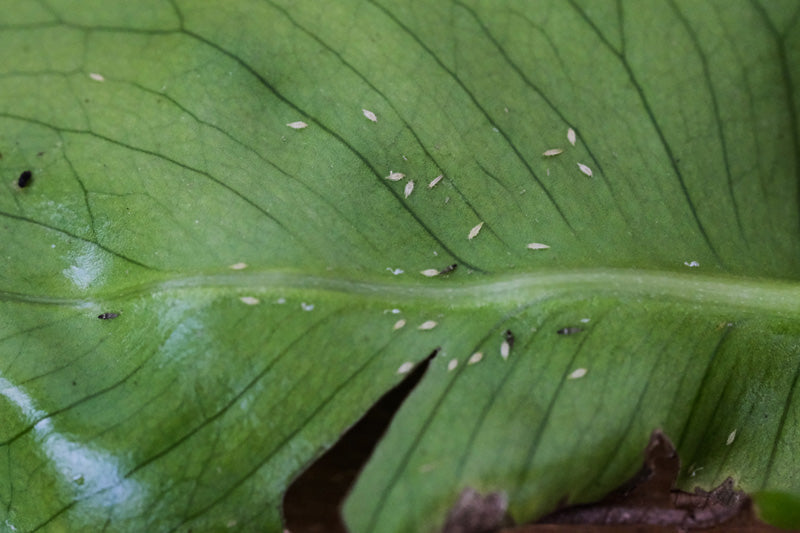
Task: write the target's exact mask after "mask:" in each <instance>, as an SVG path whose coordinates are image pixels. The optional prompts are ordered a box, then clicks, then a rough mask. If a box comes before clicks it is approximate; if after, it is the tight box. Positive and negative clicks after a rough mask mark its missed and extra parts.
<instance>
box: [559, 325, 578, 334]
mask: <svg viewBox="0 0 800 533" xmlns="http://www.w3.org/2000/svg"><path fill="white" fill-rule="evenodd" d="M581 331H583V330H582V329H581V328H579V327H577V326H569V327H566V328H561V329H560V330H558V331H556V333H558V334H559V335H575V334H576V333H580V332H581Z"/></svg>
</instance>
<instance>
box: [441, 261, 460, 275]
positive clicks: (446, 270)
mask: <svg viewBox="0 0 800 533" xmlns="http://www.w3.org/2000/svg"><path fill="white" fill-rule="evenodd" d="M456 268H458V264H456V263H453V264H452V265H448V266H446V267H444V268H443V269H442V270H440V271H439V275H442V274H449V273H450V272H452V271H454V270H455V269H456Z"/></svg>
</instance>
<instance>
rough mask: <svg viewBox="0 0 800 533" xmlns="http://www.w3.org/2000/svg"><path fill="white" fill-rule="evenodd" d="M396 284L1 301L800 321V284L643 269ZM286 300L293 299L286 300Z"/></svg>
mask: <svg viewBox="0 0 800 533" xmlns="http://www.w3.org/2000/svg"><path fill="white" fill-rule="evenodd" d="M457 275H458V274H456V275H453V276H450V277H444V276H443V277H441V278H432V279H421V280H414V279H412V276H413V275H408V276H406V277H404V278H401V277H398V278H396V279H393V280H392V281H384V280H358V279H353V278H347V277H341V276H335V275H329V276H325V275H315V274H309V273H304V272H298V271H286V270H262V271H256V270H253V271H241V272H224V273H215V274H203V275H196V276H175V277H171V278H168V279H165V280H162V281H156V282H148V283H142V284H139V285H133V286H130V287H127V288H124V289H121V290H119V291H114V292H109V293H106V294H96V295H87V296H86V297H83V298H69V297H63V298H61V297H51V296H46V295H34V294H23V293H16V292H11V291H0V300H1V301H17V302H24V303H32V304H44V305H57V306H66V307H74V308H84V309H85V308H90V309H94V308H95V307H96V306H97V305H101V304H104V303H111V302H118V301H121V300H131V299H135V298H140V297H143V296H153V295H158V294H165V293H172V294H175V293H181V295H182V296H184V297H186V296H187V295H188V294H196V295H198V296H200V295H202V296H203V299H207V298H208V297H209V296H211V297H219V296H224V295H230V296H240V295H243V294H245V293H246V294H249V295H253V296H259V295H287V296H288V295H289V294H297V293H298V292H314V293H317V294H319V293H328V294H330V295H336V294H338V295H341V296H342V297H349V298H357V299H360V300H362V301H363V300H370V301H374V302H376V303H378V302H380V303H381V304H391V303H397V304H399V303H404V304H412V305H413V304H415V303H416V304H418V305H420V306H421V307H423V306H435V307H447V308H451V309H470V308H479V307H484V306H506V307H507V306H512V305H519V304H530V303H532V302H536V301H544V300H549V299H553V298H557V297H568V298H572V299H581V298H588V297H593V296H597V295H603V296H608V297H619V298H626V299H630V298H636V299H642V300H656V301H669V302H684V303H687V304H691V305H700V306H708V307H720V308H728V309H738V310H742V311H750V312H759V313H766V314H768V315H771V316H778V317H786V318H790V317H797V318H800V303H799V302H800V282H794V281H788V280H777V279H754V278H741V277H732V276H722V275H716V276H709V275H704V274H695V273H678V272H668V271H652V270H636V269H573V270H569V271H552V270H550V271H541V272H536V273H525V274H514V275H504V276H503V275H498V276H492V277H491V279H488V278H487V277H485V276H480V275H474V277H473V278H472V279H468V280H465V279H458V278H457V277H456V276H457ZM284 293H285V294H284Z"/></svg>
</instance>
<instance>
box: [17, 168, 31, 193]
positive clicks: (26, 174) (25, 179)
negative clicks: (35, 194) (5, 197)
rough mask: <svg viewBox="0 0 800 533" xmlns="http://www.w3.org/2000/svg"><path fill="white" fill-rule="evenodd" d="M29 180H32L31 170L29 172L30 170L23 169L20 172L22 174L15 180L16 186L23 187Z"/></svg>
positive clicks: (29, 182) (28, 183)
mask: <svg viewBox="0 0 800 533" xmlns="http://www.w3.org/2000/svg"><path fill="white" fill-rule="evenodd" d="M31 181H33V172H31V171H30V170H25V171H23V172H22V174H20V175H19V179H18V180H17V186H18V187H19V188H20V189H24V188H25V187H27V186H28V185H30V184H31Z"/></svg>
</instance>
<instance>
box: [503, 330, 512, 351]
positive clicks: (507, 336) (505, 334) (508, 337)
mask: <svg viewBox="0 0 800 533" xmlns="http://www.w3.org/2000/svg"><path fill="white" fill-rule="evenodd" d="M503 338H504V339H505V340H506V342H507V343H508V347H509V348H513V347H514V334H513V333H511V330H510V329H507V330H505V331H504V332H503Z"/></svg>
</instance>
